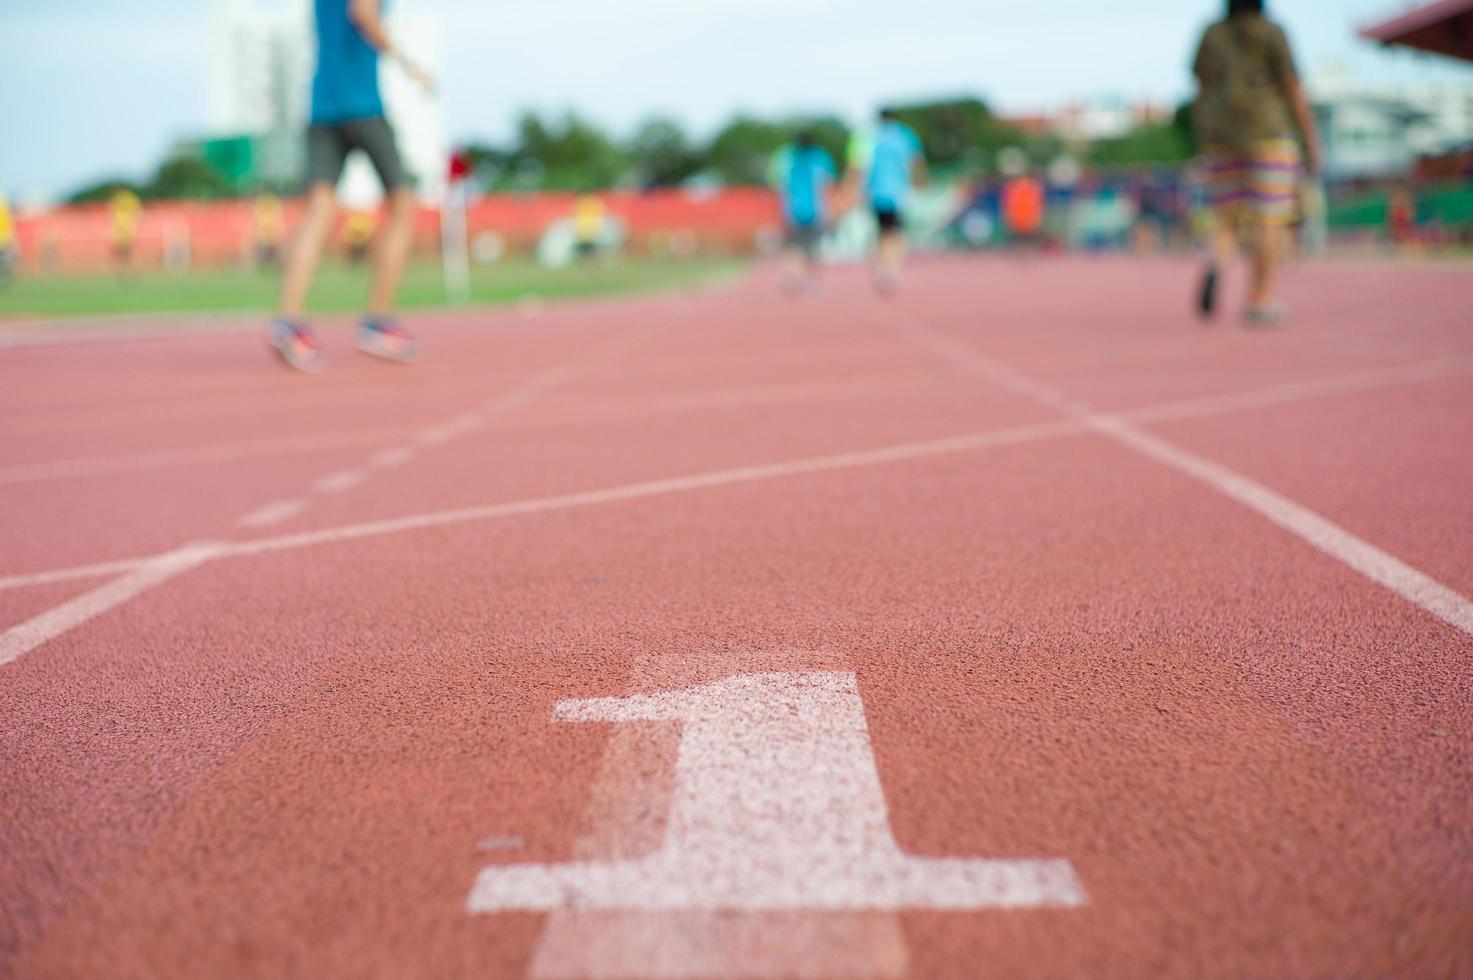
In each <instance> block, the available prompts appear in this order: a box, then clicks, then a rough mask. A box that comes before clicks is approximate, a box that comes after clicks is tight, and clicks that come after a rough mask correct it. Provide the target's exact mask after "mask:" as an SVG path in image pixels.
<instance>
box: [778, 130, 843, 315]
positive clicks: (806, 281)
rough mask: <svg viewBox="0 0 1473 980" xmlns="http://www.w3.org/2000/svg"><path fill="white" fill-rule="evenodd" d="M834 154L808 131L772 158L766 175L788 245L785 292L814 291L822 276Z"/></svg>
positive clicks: (784, 276)
mask: <svg viewBox="0 0 1473 980" xmlns="http://www.w3.org/2000/svg"><path fill="white" fill-rule="evenodd" d="M838 176H839V174H838V169H837V168H836V167H835V166H834V158H833V157H831V156H829V153H828V151H827V150H825V149H824V148H823V147H821V146H819V145H818V143H817V141H816V140H815V139H814V135H813V132H812V131H811V130H803V131H802V132H800V133H798V135H797V137H796V138H795V139H794V140H793V142H791V143H789V144H788V145H786V146H784V147H783V148H782V149H780V150H778V151H777V153H776V154H775V155H774V156H773V158H772V166H771V170H770V172H769V178H770V180H771V183H772V185H773V186H774V187H776V188H777V191H778V195H779V196H780V197H781V199H782V209H783V223H784V225H785V229H786V240H787V249H788V262H787V268H786V269H785V270H784V274H783V286H784V288H786V289H787V290H788V291H789V292H795V293H796V292H800V291H801V292H809V293H812V292H816V291H817V289H818V286H819V277H820V275H821V274H822V268H823V267H822V264H821V263H820V260H819V259H820V256H819V249H820V247H821V246H822V244H823V236H824V232H825V231H826V230H827V227H828V215H829V208H828V195H829V189H830V188H831V187H832V186H833V184H834V181H835V180H837V179H838Z"/></svg>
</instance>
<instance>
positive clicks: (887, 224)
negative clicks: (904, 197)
mask: <svg viewBox="0 0 1473 980" xmlns="http://www.w3.org/2000/svg"><path fill="white" fill-rule="evenodd" d="M875 220H876V221H878V222H879V223H880V234H882V235H894V234H896V233H897V232H899V231H900V230H901V220H900V210H899V209H898V208H891V207H883V206H881V205H878V204H877V205H875Z"/></svg>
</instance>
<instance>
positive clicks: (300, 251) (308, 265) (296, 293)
mask: <svg viewBox="0 0 1473 980" xmlns="http://www.w3.org/2000/svg"><path fill="white" fill-rule="evenodd" d="M336 214H337V201H336V200H334V198H333V188H332V185H330V184H317V185H314V186H313V188H312V190H311V192H310V194H309V196H308V201H307V217H306V218H305V219H304V220H303V221H302V227H301V228H300V229H298V231H297V240H296V242H295V243H294V244H293V245H292V248H291V255H290V256H289V257H288V259H287V263H286V271H285V273H284V274H283V275H282V277H281V301H280V303H279V304H278V306H277V310H278V312H279V313H280V314H281V315H282V316H283V317H286V318H287V319H292V320H295V319H300V318H301V316H302V314H303V313H304V312H305V310H306V306H307V293H308V291H309V290H311V288H312V278H313V277H314V276H315V275H316V274H317V263H318V262H319V261H321V259H322V250H323V249H324V248H326V247H327V238H328V235H330V234H331V233H332V222H333V218H334V217H335V216H336Z"/></svg>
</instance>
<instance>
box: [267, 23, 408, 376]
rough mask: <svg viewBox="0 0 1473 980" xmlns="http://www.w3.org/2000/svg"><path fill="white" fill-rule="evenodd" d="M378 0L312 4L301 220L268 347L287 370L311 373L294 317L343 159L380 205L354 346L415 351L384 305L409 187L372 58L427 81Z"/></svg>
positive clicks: (399, 357) (300, 312)
mask: <svg viewBox="0 0 1473 980" xmlns="http://www.w3.org/2000/svg"><path fill="white" fill-rule="evenodd" d="M385 2H387V0H316V16H317V71H316V74H315V75H314V76H313V78H312V113H311V117H312V122H311V126H310V127H309V129H308V130H307V194H308V203H307V215H306V217H305V218H304V219H303V221H302V227H301V230H300V231H299V232H298V235H297V242H296V246H295V247H294V248H293V249H292V253H291V257H290V259H289V261H288V262H287V266H286V269H285V271H284V274H283V276H282V284H281V299H280V303H279V305H278V307H277V316H276V318H275V320H274V321H273V322H272V324H271V333H270V336H269V337H268V343H269V345H270V346H271V348H272V349H273V350H275V351H276V353H277V354H278V355H279V356H280V357H281V359H282V360H283V361H284V362H285V363H286V364H287V365H289V366H291V367H294V368H297V369H298V370H302V371H317V370H319V369H320V368H321V366H322V346H321V345H320V344H319V343H318V341H317V337H316V336H315V335H314V334H313V332H312V330H311V328H310V327H308V326H307V324H306V322H305V321H304V320H303V316H304V314H305V307H306V302H307V293H308V291H309V290H310V289H311V287H312V279H313V276H314V274H315V273H316V271H317V264H318V262H319V261H320V260H321V258H322V252H323V250H324V248H326V246H327V240H328V237H329V236H330V235H331V234H332V228H333V224H334V220H335V219H336V217H337V198H336V189H337V184H338V181H339V180H340V179H342V176H343V169H344V167H345V165H346V164H347V161H348V156H349V154H351V153H353V152H355V151H358V152H362V153H364V154H366V155H367V156H368V159H369V161H370V162H371V163H372V164H373V167H374V169H375V170H377V171H378V176H379V179H380V180H381V181H382V182H383V185H384V193H385V195H386V196H387V198H388V218H387V220H386V221H385V222H384V228H383V233H382V236H381V239H380V241H379V249H378V263H377V266H376V268H375V270H374V279H373V291H372V295H371V296H370V298H369V302H368V309H367V312H366V314H365V315H364V317H363V321H362V323H361V324H360V325H359V329H358V349H359V350H361V351H363V352H364V353H366V354H372V355H374V356H376V357H381V358H385V359H387V360H391V361H400V362H408V361H413V360H415V359H416V358H417V357H418V356H419V346H418V344H417V343H416V342H415V340H414V338H413V337H411V336H410V335H409V334H408V333H407V332H406V331H405V330H404V329H403V328H402V327H400V326H399V325H398V323H397V322H395V320H394V317H393V307H394V300H395V297H396V295H397V293H398V290H399V282H400V280H402V279H403V277H404V267H405V264H406V262H407V261H408V258H409V246H410V243H411V239H412V237H413V233H414V215H415V210H416V209H417V207H418V202H417V201H416V200H415V196H414V188H413V181H412V180H411V179H410V177H409V174H408V172H407V171H406V170H405V169H404V165H403V163H402V161H401V160H400V157H399V149H398V146H397V145H396V143H395V140H394V131H393V129H392V128H391V127H390V126H389V122H388V120H387V119H386V118H385V117H384V100H383V95H382V93H381V92H380V91H379V78H378V72H379V58H380V56H388V57H389V58H391V59H393V60H394V61H395V62H396V63H397V64H398V65H399V66H400V67H401V68H402V69H403V70H404V71H405V72H406V73H408V74H409V76H410V77H411V78H413V79H414V80H415V81H417V82H418V83H419V84H420V85H421V86H422V87H423V88H424V89H425V90H426V91H430V90H432V89H433V87H434V84H433V82H432V81H431V80H430V77H429V76H428V75H427V74H425V72H423V71H422V70H420V68H419V67H418V66H416V65H415V64H414V63H413V62H411V61H410V60H409V59H408V58H406V57H405V56H404V55H403V54H402V53H401V52H400V51H399V49H398V48H397V47H396V46H395V45H394V42H393V40H392V39H391V38H390V37H389V34H388V31H387V30H386V29H385V27H384V21H383V13H384V4H385Z"/></svg>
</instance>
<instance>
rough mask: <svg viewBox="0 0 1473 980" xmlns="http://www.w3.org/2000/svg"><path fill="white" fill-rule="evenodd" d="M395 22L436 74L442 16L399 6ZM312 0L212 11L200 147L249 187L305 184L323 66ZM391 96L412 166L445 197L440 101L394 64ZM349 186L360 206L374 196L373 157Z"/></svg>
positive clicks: (356, 168) (247, 0)
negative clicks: (316, 76) (206, 124)
mask: <svg viewBox="0 0 1473 980" xmlns="http://www.w3.org/2000/svg"><path fill="white" fill-rule="evenodd" d="M388 23H389V29H390V31H391V32H392V33H393V34H394V36H395V38H396V39H398V40H399V42H400V44H401V45H402V46H403V47H404V48H405V50H407V51H410V52H412V53H413V55H414V58H415V60H416V61H417V62H418V63H419V64H421V65H423V66H424V67H425V68H426V69H427V70H428V71H429V72H430V73H431V74H432V75H436V76H439V75H440V66H441V61H442V58H441V51H442V34H441V29H440V22H439V18H438V17H437V16H435V15H434V14H431V13H426V12H421V11H414V10H410V11H404V12H401V11H399V10H398V9H397V7H394V6H391V7H390V10H389V18H388ZM313 31H314V27H313V15H312V3H311V0H290V2H289V3H288V4H287V5H286V7H285V8H284V9H283V8H282V7H281V6H280V5H274V6H271V7H266V6H263V5H262V4H260V3H257V2H252V0H225V2H222V3H220V4H219V5H218V6H217V7H216V8H215V11H214V15H213V17H212V18H211V25H210V36H209V39H208V46H209V52H210V77H209V81H208V85H209V118H210V130H211V131H210V133H209V134H208V135H207V136H206V137H205V138H204V139H202V140H199V141H197V142H196V144H195V145H196V146H197V147H198V148H199V152H200V153H201V154H202V155H203V156H204V158H205V159H207V160H209V161H210V162H211V163H213V164H214V165H215V167H216V169H219V170H220V171H221V172H222V173H224V174H225V175H226V177H227V178H229V179H230V180H231V182H232V184H233V185H235V187H236V188H237V190H239V191H240V192H241V193H255V192H257V191H261V190H274V191H282V192H290V191H295V190H298V189H300V187H301V183H302V180H303V175H304V173H305V168H306V147H305V140H304V138H303V136H304V133H305V131H306V128H307V124H308V117H309V110H310V100H311V91H312V73H313V70H314V68H315V60H316V55H315V40H314V37H313ZM382 83H383V89H384V103H385V107H386V109H387V111H388V114H389V119H390V121H391V122H393V124H394V128H395V131H396V133H397V134H398V138H399V150H400V153H401V154H402V155H403V157H404V161H405V166H406V167H408V168H409V171H410V173H411V174H413V175H414V177H415V178H416V181H417V187H418V189H419V192H420V195H421V196H422V197H424V198H426V199H430V200H436V201H438V200H439V199H440V197H441V195H442V194H443V192H444V182H445V167H446V140H445V125H444V118H443V114H442V112H441V109H440V104H439V102H438V101H437V100H436V99H435V98H434V97H432V96H429V95H427V94H425V93H423V92H421V91H419V90H418V89H417V88H416V87H415V86H414V85H413V84H412V83H410V82H409V80H408V79H407V78H405V77H404V76H403V73H401V72H399V71H397V70H396V69H394V68H393V67H392V66H388V65H385V67H384V68H383V72H382ZM340 193H341V195H342V197H343V198H344V200H345V201H347V202H348V203H349V204H351V205H353V206H360V207H366V206H371V205H372V204H374V203H375V202H376V201H377V200H378V198H379V196H380V193H381V192H380V189H379V187H378V182H377V179H376V178H375V177H374V175H373V169H372V167H371V166H369V164H368V161H366V160H361V159H354V160H352V161H350V162H349V165H348V170H347V173H346V174H345V175H344V177H343V183H342V185H341V187H340Z"/></svg>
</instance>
